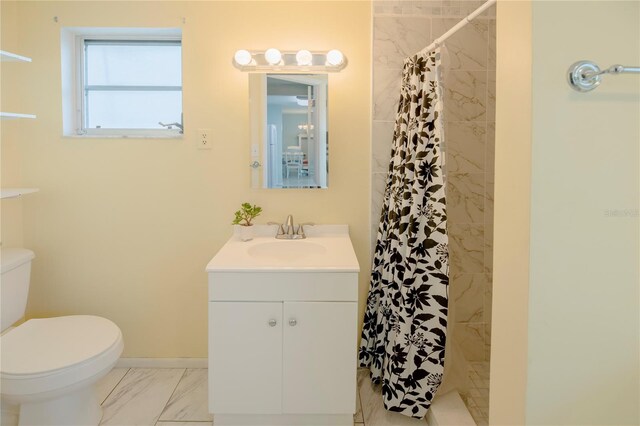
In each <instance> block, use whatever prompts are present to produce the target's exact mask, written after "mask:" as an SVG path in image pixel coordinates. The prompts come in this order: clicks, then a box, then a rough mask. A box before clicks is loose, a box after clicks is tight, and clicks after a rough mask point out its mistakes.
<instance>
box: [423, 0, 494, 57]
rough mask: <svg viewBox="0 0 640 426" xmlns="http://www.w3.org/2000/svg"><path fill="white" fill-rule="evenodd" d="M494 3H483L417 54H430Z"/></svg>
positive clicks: (492, 0)
mask: <svg viewBox="0 0 640 426" xmlns="http://www.w3.org/2000/svg"><path fill="white" fill-rule="evenodd" d="M495 2H496V0H488V1H487V2H485V3H483V4H482V6H480V7H479V8H477V9H476V10H474V11H473V12H471V13H470V14H469V15H467V17H466V18H464V19H463V20H462V21H460V22H458V23H457V24H455V25H454V26H453V27H451V29H450V30H449V31H447V32H446V33H444V34H442V35H441V36H440V37H438V38H437V39H435V40H434V41H433V43H431V44H430V45H429V46H427V47H425V48H424V49H422V50H421V51H420V52H418V54H419V55H420V54H424V53H428V52H431V51H432V50H433V49H435V48H436V47H438V46H440V45H441V44H442V43H443V42H444V41H445V40H446V39H448V38H449V37H451V36H452V35H453V34H455V33H456V32H457V31H458V30H459V29H461V28H462V27H464V26H465V25H467V24H468V23H469V22H471V21H472V20H473V19H475V18H476V17H477V16H478V15H480V14H481V13H482V12H484V11H485V10H487V9H488V8H489V7H491V6H493V5H494V4H495Z"/></svg>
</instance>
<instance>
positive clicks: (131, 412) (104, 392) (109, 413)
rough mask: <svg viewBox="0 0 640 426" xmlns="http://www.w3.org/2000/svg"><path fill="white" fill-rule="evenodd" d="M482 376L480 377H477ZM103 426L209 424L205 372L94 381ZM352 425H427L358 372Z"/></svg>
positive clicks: (116, 373) (133, 373) (136, 371)
mask: <svg viewBox="0 0 640 426" xmlns="http://www.w3.org/2000/svg"><path fill="white" fill-rule="evenodd" d="M479 377H480V375H479ZM97 393H98V396H99V399H100V401H101V403H102V408H103V417H102V422H101V423H100V424H101V425H105V426H107V425H108V426H132V425H149V426H212V425H213V421H212V416H211V415H210V414H209V413H208V411H207V370H206V369H184V368H171V369H168V368H167V369H164V368H153V369H151V368H114V369H113V370H112V371H111V372H110V373H109V374H108V375H107V376H105V377H104V378H103V379H102V380H100V381H99V382H98V385H97ZM357 401H358V402H357V411H356V414H355V416H354V422H355V426H411V425H425V424H426V423H425V422H424V421H421V420H416V419H411V418H408V417H405V416H402V415H400V414H397V413H391V412H388V411H386V410H385V409H384V407H383V405H382V398H381V397H380V386H376V385H373V384H372V383H371V381H370V380H369V377H368V370H359V371H358V395H357Z"/></svg>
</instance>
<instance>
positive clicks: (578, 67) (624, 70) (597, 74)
mask: <svg viewBox="0 0 640 426" xmlns="http://www.w3.org/2000/svg"><path fill="white" fill-rule="evenodd" d="M628 73H640V67H629V66H624V65H612V66H610V67H609V68H607V69H604V70H601V69H600V67H598V66H597V65H596V64H595V63H593V62H592V61H578V62H576V63H574V64H573V65H571V66H570V67H569V73H568V76H567V77H568V81H569V85H570V86H571V87H572V88H573V89H574V90H577V91H578V92H589V91H591V90H593V89H595V88H596V87H598V86H599V85H600V82H601V80H602V75H603V74H628Z"/></svg>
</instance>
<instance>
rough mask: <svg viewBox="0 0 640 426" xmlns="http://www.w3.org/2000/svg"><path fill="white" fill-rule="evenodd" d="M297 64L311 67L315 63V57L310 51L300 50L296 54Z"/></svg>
mask: <svg viewBox="0 0 640 426" xmlns="http://www.w3.org/2000/svg"><path fill="white" fill-rule="evenodd" d="M296 62H297V63H298V65H300V66H304V65H311V64H312V63H313V55H312V54H311V52H309V51H308V50H305V49H302V50H298V53H296Z"/></svg>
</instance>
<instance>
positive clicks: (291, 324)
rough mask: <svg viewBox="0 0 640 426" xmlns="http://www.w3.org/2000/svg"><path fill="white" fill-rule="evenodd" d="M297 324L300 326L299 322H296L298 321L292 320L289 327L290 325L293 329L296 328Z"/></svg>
mask: <svg viewBox="0 0 640 426" xmlns="http://www.w3.org/2000/svg"><path fill="white" fill-rule="evenodd" d="M296 324H298V321H296V319H295V318H291V319H290V320H289V325H290V326H291V327H295V326H296Z"/></svg>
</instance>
